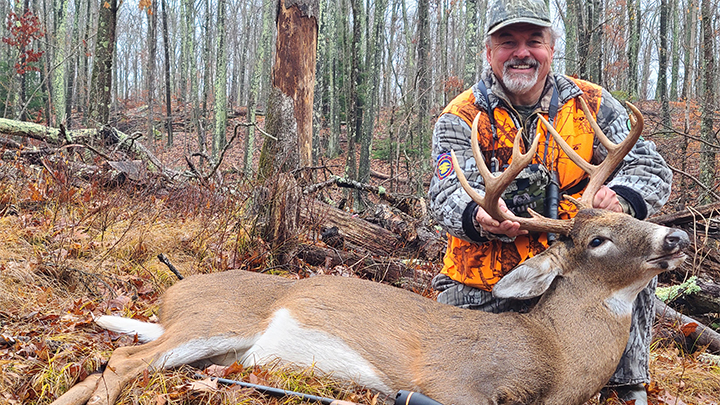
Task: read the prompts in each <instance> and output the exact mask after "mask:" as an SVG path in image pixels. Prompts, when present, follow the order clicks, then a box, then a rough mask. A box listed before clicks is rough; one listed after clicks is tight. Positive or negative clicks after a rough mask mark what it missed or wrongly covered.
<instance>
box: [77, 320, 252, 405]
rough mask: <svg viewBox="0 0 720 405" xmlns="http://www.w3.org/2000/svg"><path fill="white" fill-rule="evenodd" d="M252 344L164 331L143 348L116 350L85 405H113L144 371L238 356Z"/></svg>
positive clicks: (240, 338)
mask: <svg viewBox="0 0 720 405" xmlns="http://www.w3.org/2000/svg"><path fill="white" fill-rule="evenodd" d="M253 342H254V339H252V338H242V337H235V338H232V337H228V336H207V337H195V338H188V337H187V336H183V334H179V333H168V331H166V333H165V334H163V335H162V336H161V337H160V338H159V339H158V340H155V341H152V342H149V343H146V344H144V345H140V346H127V347H120V348H118V349H116V350H115V351H114V352H113V354H112V356H110V360H109V361H108V364H107V367H106V368H105V372H103V375H102V378H101V379H100V382H99V383H98V385H97V388H96V389H95V392H94V393H93V395H92V397H91V398H90V400H89V401H88V405H109V404H113V403H114V402H115V400H116V399H117V397H118V396H119V395H120V391H121V390H122V388H123V387H124V386H125V385H126V384H127V383H128V382H130V381H132V380H133V379H134V378H135V377H136V376H137V375H139V374H140V373H142V372H143V371H144V370H145V369H147V368H148V367H152V368H155V369H166V368H173V367H178V366H181V365H183V364H192V363H197V362H200V361H202V360H206V359H212V358H217V357H220V356H223V355H230V354H232V355H233V356H241V355H242V354H244V352H245V351H246V350H247V348H249V347H250V346H252V344H253ZM238 358H239V357H238Z"/></svg>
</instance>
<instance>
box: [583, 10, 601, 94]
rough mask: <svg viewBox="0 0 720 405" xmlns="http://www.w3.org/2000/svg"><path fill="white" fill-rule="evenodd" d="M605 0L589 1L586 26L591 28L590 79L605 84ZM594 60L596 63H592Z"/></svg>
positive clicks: (589, 50)
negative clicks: (603, 21) (603, 62)
mask: <svg viewBox="0 0 720 405" xmlns="http://www.w3.org/2000/svg"><path fill="white" fill-rule="evenodd" d="M603 1H604V0H592V1H590V2H588V25H587V26H586V27H585V28H586V29H587V30H589V33H588V35H589V37H590V42H589V49H588V58H589V59H588V60H587V63H588V64H589V66H588V69H589V71H590V72H589V77H590V80H591V81H592V82H594V83H597V84H599V85H603V84H604V83H603V64H602V61H603V41H604V36H603V29H602V26H601V21H602V19H603V8H604V7H603ZM591 61H594V63H591Z"/></svg>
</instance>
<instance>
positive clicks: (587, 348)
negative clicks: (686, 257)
mask: <svg viewBox="0 0 720 405" xmlns="http://www.w3.org/2000/svg"><path fill="white" fill-rule="evenodd" d="M598 284H599V283H593V282H589V281H588V280H574V279H572V278H563V277H558V278H557V279H556V280H555V281H554V282H553V285H552V286H551V287H550V288H549V289H548V291H547V292H546V293H545V294H544V296H543V298H541V300H540V302H538V304H537V306H536V307H535V308H534V309H533V310H532V311H531V312H530V313H528V314H527V315H528V316H529V317H530V318H532V319H534V321H535V322H538V323H539V324H542V325H543V326H544V327H545V328H546V332H545V333H546V334H547V335H548V336H551V337H552V339H554V340H555V341H556V342H555V343H556V344H557V347H559V348H562V353H561V359H562V362H563V363H564V364H563V366H562V367H559V368H558V369H559V370H560V375H558V376H557V377H558V378H559V379H562V380H566V384H567V385H566V384H558V385H557V386H560V387H562V386H568V387H577V388H576V389H578V390H583V389H586V390H593V389H594V387H597V388H598V389H599V388H600V387H602V386H603V385H604V384H605V383H606V382H607V380H608V379H609V378H610V376H611V375H612V373H613V372H614V371H615V368H616V366H617V363H618V362H619V361H620V357H621V355H622V353H623V350H624V348H625V346H626V344H627V340H628V336H629V332H630V322H631V318H632V317H631V312H630V310H628V311H626V312H618V307H617V304H612V302H613V299H616V297H614V295H616V294H610V293H608V291H607V289H603V288H602V287H599V286H598ZM623 298H625V299H627V297H623ZM630 308H632V305H630ZM579 376H583V378H584V379H587V381H583V383H584V387H580V386H579V385H582V384H579V381H578V378H579ZM591 380H592V381H591ZM593 393H594V392H590V393H589V394H587V395H588V396H589V395H592V394H593ZM567 395H568V398H571V397H572V396H574V395H578V396H579V397H582V395H586V394H585V393H580V392H576V393H573V392H570V391H568V393H567Z"/></svg>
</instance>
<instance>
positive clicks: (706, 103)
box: [700, 0, 717, 201]
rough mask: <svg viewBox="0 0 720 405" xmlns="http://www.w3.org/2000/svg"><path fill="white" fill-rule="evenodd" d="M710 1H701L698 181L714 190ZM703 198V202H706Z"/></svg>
mask: <svg viewBox="0 0 720 405" xmlns="http://www.w3.org/2000/svg"><path fill="white" fill-rule="evenodd" d="M710 4H711V0H702V6H701V11H700V12H701V14H702V45H701V49H702V55H703V58H702V63H703V79H704V80H703V96H702V100H703V101H702V103H701V105H702V107H701V109H702V118H701V119H702V123H701V129H700V131H701V134H700V137H701V138H702V139H703V140H704V141H705V142H703V144H702V145H701V146H700V181H701V182H702V183H703V184H705V185H706V186H708V187H710V188H714V184H715V178H716V162H715V154H716V153H715V149H714V148H711V147H710V146H709V145H710V144H714V143H715V142H717V140H716V138H715V131H714V129H713V117H714V111H715V90H714V88H713V84H714V82H715V53H714V51H713V45H714V31H713V27H712V17H713V15H712V12H711V10H712V8H711V5H710ZM708 200H709V197H707V196H706V197H705V198H704V201H708Z"/></svg>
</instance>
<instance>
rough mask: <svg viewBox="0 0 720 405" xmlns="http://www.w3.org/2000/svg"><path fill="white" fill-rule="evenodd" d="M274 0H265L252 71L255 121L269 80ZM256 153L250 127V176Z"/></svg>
mask: <svg viewBox="0 0 720 405" xmlns="http://www.w3.org/2000/svg"><path fill="white" fill-rule="evenodd" d="M272 5H273V1H271V0H264V1H263V12H262V31H261V33H260V44H258V49H257V51H256V55H255V67H254V68H253V71H252V80H251V82H250V94H249V96H248V121H250V122H251V123H255V122H256V119H255V110H256V109H257V101H258V97H259V94H260V87H261V83H266V82H268V81H269V80H267V78H265V77H263V76H262V73H263V66H264V65H265V61H266V60H267V59H270V54H271V52H270V49H268V48H269V47H270V38H271V37H272V30H273V28H272V18H273V16H274V15H273V7H272ZM254 153H255V127H254V126H249V127H248V136H247V140H246V141H245V160H244V161H243V169H244V171H245V174H247V175H248V176H250V175H252V173H253V171H254V170H253V155H254Z"/></svg>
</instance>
